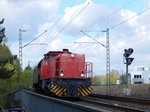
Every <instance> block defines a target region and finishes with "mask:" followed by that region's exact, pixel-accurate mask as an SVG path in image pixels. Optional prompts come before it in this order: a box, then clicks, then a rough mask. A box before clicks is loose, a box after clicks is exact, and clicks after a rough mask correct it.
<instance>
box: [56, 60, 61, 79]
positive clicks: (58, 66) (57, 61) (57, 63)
mask: <svg viewBox="0 0 150 112" xmlns="http://www.w3.org/2000/svg"><path fill="white" fill-rule="evenodd" d="M59 60H60V59H59V58H57V59H56V76H59V69H60V62H59Z"/></svg>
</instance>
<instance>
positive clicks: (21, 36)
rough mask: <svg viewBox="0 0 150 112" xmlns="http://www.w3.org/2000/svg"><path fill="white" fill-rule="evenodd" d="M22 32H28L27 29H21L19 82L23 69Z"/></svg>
mask: <svg viewBox="0 0 150 112" xmlns="http://www.w3.org/2000/svg"><path fill="white" fill-rule="evenodd" d="M22 32H26V30H22V29H19V64H20V66H19V73H18V82H19V81H20V75H21V71H22V67H23V65H22Z"/></svg>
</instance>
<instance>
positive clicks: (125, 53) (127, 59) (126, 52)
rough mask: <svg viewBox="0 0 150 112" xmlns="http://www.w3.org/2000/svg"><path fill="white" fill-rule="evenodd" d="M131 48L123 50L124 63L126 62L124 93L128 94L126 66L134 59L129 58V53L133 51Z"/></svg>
mask: <svg viewBox="0 0 150 112" xmlns="http://www.w3.org/2000/svg"><path fill="white" fill-rule="evenodd" d="M133 51H134V50H133V49H132V48H129V49H125V50H124V54H123V56H124V60H125V62H124V64H126V86H127V88H126V94H128V66H129V65H131V63H132V61H133V60H134V58H131V57H130V55H131V54H132V53H133Z"/></svg>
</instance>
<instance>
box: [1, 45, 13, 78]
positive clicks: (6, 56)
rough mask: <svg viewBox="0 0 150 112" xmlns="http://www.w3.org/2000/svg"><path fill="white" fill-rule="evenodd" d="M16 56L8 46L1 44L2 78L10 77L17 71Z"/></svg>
mask: <svg viewBox="0 0 150 112" xmlns="http://www.w3.org/2000/svg"><path fill="white" fill-rule="evenodd" d="M13 62H14V56H13V55H12V54H11V51H10V50H9V48H8V46H6V45H5V44H4V45H0V78H1V79H8V78H10V77H12V75H13V74H14V73H15V67H14V66H13Z"/></svg>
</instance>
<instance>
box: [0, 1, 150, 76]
mask: <svg viewBox="0 0 150 112" xmlns="http://www.w3.org/2000/svg"><path fill="white" fill-rule="evenodd" d="M149 7H150V1H149V0H0V19H2V18H5V22H4V24H3V26H4V27H5V28H6V36H7V38H8V43H7V44H8V46H9V47H10V49H11V51H12V53H13V54H19V53H18V51H19V47H18V46H19V45H18V38H19V29H20V28H21V29H24V30H27V31H26V32H23V33H22V38H23V45H25V44H26V43H28V42H30V41H31V40H32V39H34V38H36V37H37V36H38V35H40V34H41V33H43V32H44V31H45V30H47V32H46V33H45V34H43V35H42V36H41V37H40V38H38V39H37V40H36V41H34V42H33V44H34V43H46V44H47V46H46V45H42V46H39V45H38V46H37V45H29V46H26V47H25V48H23V67H25V66H27V64H28V61H30V65H31V66H35V65H36V64H37V63H38V62H39V61H40V59H42V57H43V54H44V53H46V52H48V51H50V50H53V51H55V50H62V49H63V48H68V49H69V51H71V52H74V53H80V54H85V56H86V61H88V62H93V64H94V74H105V71H106V69H105V68H106V59H105V58H106V52H105V51H106V49H105V48H104V47H103V46H101V45H100V44H97V43H87V44H85V43H84V44H83V43H82V44H77V43H76V44H75V43H74V42H94V41H93V40H92V39H90V38H89V37H87V36H86V35H84V34H83V33H82V32H81V30H83V31H86V33H87V34H88V35H90V36H92V37H93V38H95V39H97V40H98V41H99V42H101V43H102V44H104V45H105V44H106V33H104V32H103V33H102V32H101V31H102V30H106V29H107V28H109V29H110V32H109V33H110V34H109V36H110V50H111V51H110V53H111V69H116V70H118V71H122V70H123V71H125V65H124V64H123V53H124V49H127V48H133V49H134V53H133V55H132V57H134V58H135V59H134V61H133V63H132V65H131V66H130V70H131V68H132V67H133V66H135V65H145V66H148V65H150V19H149V18H150V10H147V11H145V12H144V13H142V14H140V15H137V14H138V13H140V12H142V11H144V10H145V9H147V8H149ZM134 15H137V16H136V17H134V18H133V19H131V20H130V21H127V22H125V23H123V24H121V25H119V26H117V27H114V26H116V25H118V24H119V23H121V22H123V21H125V20H127V19H129V18H131V17H133V16H134ZM112 27H114V28H113V29H111V28H112ZM91 31H92V32H91ZM94 31H99V32H94Z"/></svg>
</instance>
